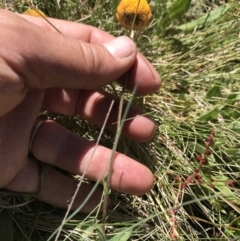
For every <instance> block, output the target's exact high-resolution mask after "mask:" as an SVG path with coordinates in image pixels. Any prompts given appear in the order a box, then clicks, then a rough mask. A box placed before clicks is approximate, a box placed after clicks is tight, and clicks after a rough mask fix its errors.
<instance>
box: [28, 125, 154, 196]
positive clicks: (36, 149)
mask: <svg viewBox="0 0 240 241" xmlns="http://www.w3.org/2000/svg"><path fill="white" fill-rule="evenodd" d="M94 147H95V144H94V143H93V142H90V141H88V140H86V139H84V138H82V137H80V136H78V135H76V134H74V133H71V132H70V131H68V130H66V129H65V128H63V127H62V126H60V125H59V124H57V123H55V122H53V121H47V122H45V123H44V124H43V125H41V128H40V129H39V131H38V134H37V135H36V137H35V139H34V143H33V147H32V153H33V155H34V156H35V157H36V158H37V159H38V160H41V161H43V162H45V163H49V164H51V165H55V166H57V167H59V168H62V169H64V170H68V171H70V172H74V173H76V174H79V175H81V174H83V173H84V172H86V178H88V179H90V180H92V181H97V180H99V179H100V180H101V181H102V180H103V178H104V177H105V176H106V175H107V174H108V172H109V161H110V156H111V152H112V151H111V150H110V149H108V148H106V147H103V146H97V148H96V150H95V151H94ZM93 152H94V154H93ZM113 169H114V171H113V175H112V179H111V188H113V189H115V190H118V191H120V192H125V193H129V194H134V195H141V194H143V193H146V192H148V191H149V190H150V189H151V188H152V185H153V175H152V173H151V171H150V170H149V169H148V168H147V167H145V166H144V165H142V164H140V163H138V162H137V161H135V160H133V159H131V158H129V157H127V156H125V155H123V154H121V153H116V155H115V158H114V166H113ZM143 177H144V180H143Z"/></svg>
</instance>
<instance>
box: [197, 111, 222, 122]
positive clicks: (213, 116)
mask: <svg viewBox="0 0 240 241" xmlns="http://www.w3.org/2000/svg"><path fill="white" fill-rule="evenodd" d="M218 112H219V111H218V110H217V109H216V108H215V109H213V110H210V111H208V112H207V113H204V114H203V115H201V116H199V117H198V118H197V120H198V121H204V122H205V121H206V122H207V121H211V120H216V119H217V117H218Z"/></svg>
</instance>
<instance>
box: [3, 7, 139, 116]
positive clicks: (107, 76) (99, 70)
mask: <svg viewBox="0 0 240 241" xmlns="http://www.w3.org/2000/svg"><path fill="white" fill-rule="evenodd" d="M0 27H1V29H4V31H3V33H2V35H1V38H0V65H1V66H3V67H4V66H5V68H4V69H5V72H0V80H1V85H0V87H1V88H0V95H1V98H0V105H1V106H3V107H2V108H1V110H0V116H1V115H3V114H5V113H6V112H7V111H9V110H10V109H11V108H13V107H14V106H16V105H17V104H19V102H20V101H21V100H22V99H23V98H24V96H25V95H26V92H27V91H28V90H30V89H46V88H51V87H62V88H64V87H66V88H73V89H97V88H99V87H101V86H104V85H106V84H108V83H110V82H112V81H114V80H116V79H118V78H119V77H120V76H122V75H123V74H124V73H125V72H126V71H127V70H128V69H129V68H130V67H131V66H132V64H133V63H134V61H135V58H136V53H137V51H136V46H135V44H134V43H133V42H132V41H131V40H130V39H128V38H127V37H120V38H118V39H113V40H112V42H111V43H110V42H108V43H104V46H103V45H100V44H90V43H86V42H84V41H82V40H76V39H72V38H69V37H66V36H63V35H61V34H59V33H56V32H53V31H46V30H44V29H42V28H40V27H39V26H37V25H35V24H33V23H30V22H29V21H27V20H25V19H23V18H21V17H19V16H18V15H16V14H13V13H10V12H8V11H3V10H0ZM22 33H25V34H22ZM20 36H21V37H20ZM113 41H114V43H113ZM120 43H122V44H121V45H120ZM114 45H116V46H121V47H120V48H119V49H118V48H115V47H112V46H114ZM107 48H108V49H109V51H110V50H111V51H112V52H111V53H112V54H114V53H115V54H117V56H118V57H114V56H113V55H112V54H111V53H110V52H109V51H108V50H107ZM127 49H128V51H127ZM122 54H124V55H122ZM125 54H126V55H125ZM109 63H111V64H109ZM12 96H14V98H12ZM6 103H10V104H9V105H6ZM9 106H10V107H9Z"/></svg>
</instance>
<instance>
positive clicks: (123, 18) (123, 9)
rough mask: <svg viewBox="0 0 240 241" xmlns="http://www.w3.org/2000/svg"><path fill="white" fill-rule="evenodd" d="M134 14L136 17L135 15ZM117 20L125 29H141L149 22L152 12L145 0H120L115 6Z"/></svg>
mask: <svg viewBox="0 0 240 241" xmlns="http://www.w3.org/2000/svg"><path fill="white" fill-rule="evenodd" d="M135 15H136V17H135ZM116 17H117V20H118V22H119V23H120V24H121V25H122V26H123V27H124V28H126V29H131V27H132V24H133V21H134V18H135V22H134V25H133V29H134V30H141V29H143V28H145V27H147V26H148V25H149V23H150V20H151V17H152V12H151V9H150V6H149V4H148V2H147V0H121V1H120V3H119V4H118V7H117V12H116Z"/></svg>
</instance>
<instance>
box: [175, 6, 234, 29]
mask: <svg viewBox="0 0 240 241" xmlns="http://www.w3.org/2000/svg"><path fill="white" fill-rule="evenodd" d="M231 6H232V4H230V3H227V4H224V5H222V6H221V7H218V8H216V9H214V10H212V11H210V12H208V13H206V14H204V15H203V16H201V17H200V18H198V19H196V20H194V21H192V22H190V23H186V24H182V25H180V26H178V27H177V29H178V30H182V31H193V30H194V29H195V28H196V27H198V26H200V25H203V24H205V25H206V24H208V23H212V22H213V21H214V20H216V19H218V18H220V17H221V16H223V15H224V14H226V12H227V11H228V10H229V9H230V7H231Z"/></svg>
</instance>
